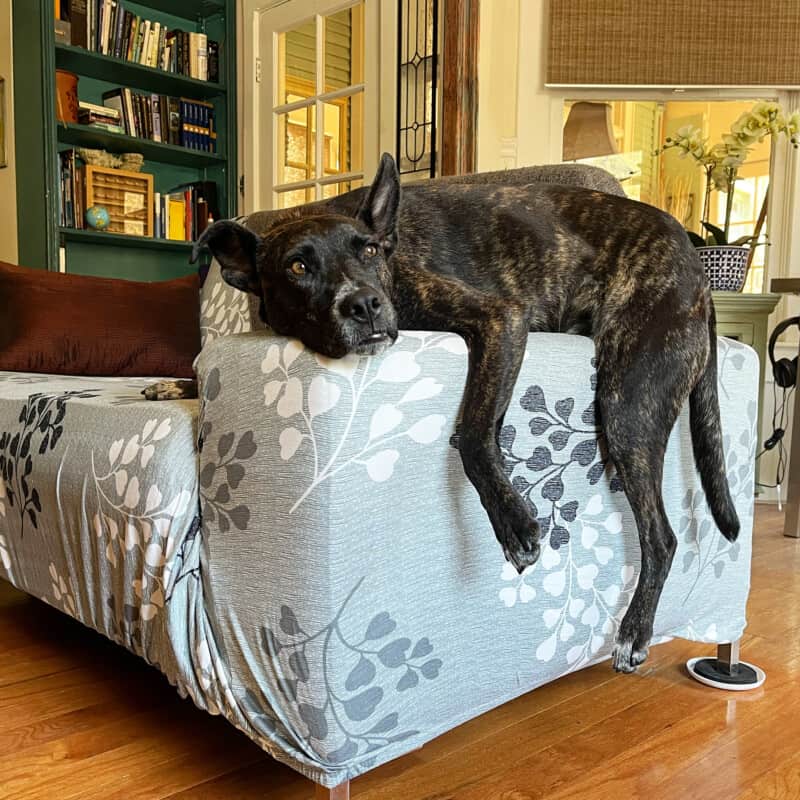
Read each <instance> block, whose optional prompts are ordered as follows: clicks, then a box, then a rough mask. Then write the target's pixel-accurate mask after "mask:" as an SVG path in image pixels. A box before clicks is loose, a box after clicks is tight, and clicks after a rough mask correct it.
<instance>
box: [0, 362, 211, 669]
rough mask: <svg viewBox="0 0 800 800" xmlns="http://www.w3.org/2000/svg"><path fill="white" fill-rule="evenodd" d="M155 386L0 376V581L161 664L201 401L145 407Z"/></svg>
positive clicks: (188, 516)
mask: <svg viewBox="0 0 800 800" xmlns="http://www.w3.org/2000/svg"><path fill="white" fill-rule="evenodd" d="M151 381H152V378H87V377H78V376H74V377H73V376H66V375H55V376H54V375H41V374H32V373H9V372H0V578H5V579H7V580H10V581H12V582H13V583H15V584H16V585H17V586H21V587H24V588H26V589H27V591H29V592H32V593H33V594H35V595H36V596H38V597H41V598H42V599H43V600H45V601H46V602H48V603H51V604H52V605H54V606H56V607H58V608H61V609H62V610H64V611H66V612H67V613H69V614H71V615H72V616H75V617H77V618H78V619H80V620H82V621H83V622H85V623H86V624H88V625H92V626H93V627H95V628H96V629H98V630H100V631H102V632H103V633H104V634H106V635H107V636H109V637H111V638H112V639H114V640H115V641H118V642H120V643H122V644H124V645H126V646H127V647H129V648H131V649H132V650H134V651H135V652H137V653H139V654H150V655H149V659H150V661H151V662H157V663H159V664H160V665H161V666H162V667H164V668H166V667H167V661H166V659H167V655H166V653H167V652H168V651H169V645H168V641H167V631H166V626H165V624H163V623H164V618H163V612H164V607H165V605H166V603H167V602H168V601H169V598H170V596H171V592H172V590H173V587H174V584H175V582H176V581H177V579H178V575H177V574H176V572H177V569H176V564H181V563H182V559H183V557H184V556H185V555H187V551H185V550H182V549H181V547H180V545H181V543H182V542H183V541H184V538H185V537H186V535H187V532H188V531H190V529H191V528H192V525H193V523H194V525H195V528H196V527H197V523H196V522H195V520H196V517H197V450H196V446H195V437H196V428H197V413H198V401H197V400H177V401H172V402H165V403H152V402H149V401H147V400H145V399H144V398H143V397H142V395H141V390H142V388H144V387H145V386H146V385H147V384H148V383H149V382H151ZM121 620H124V621H125V627H124V628H123V626H122V625H121V623H120V621H121ZM145 622H149V623H152V624H148V625H146V626H145V625H144V623H145Z"/></svg>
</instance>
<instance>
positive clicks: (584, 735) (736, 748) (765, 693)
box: [0, 507, 800, 800]
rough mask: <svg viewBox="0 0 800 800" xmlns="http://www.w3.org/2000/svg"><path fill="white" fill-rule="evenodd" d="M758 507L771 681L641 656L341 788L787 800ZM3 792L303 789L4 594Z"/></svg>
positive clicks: (757, 640) (664, 650)
mask: <svg viewBox="0 0 800 800" xmlns="http://www.w3.org/2000/svg"><path fill="white" fill-rule="evenodd" d="M781 524H782V520H781V517H780V515H779V514H778V513H777V512H776V511H774V510H770V509H766V508H763V507H762V508H759V510H758V514H757V523H756V537H755V547H754V561H753V591H752V594H751V598H750V606H749V620H750V624H749V628H748V631H747V634H746V636H745V639H744V640H743V645H742V649H743V656H744V657H745V658H746V659H748V660H751V661H754V662H756V663H758V664H759V665H760V666H762V667H763V668H764V669H765V670H766V672H767V676H768V677H767V683H766V684H765V686H764V687H762V688H761V689H759V690H756V691H755V692H752V693H745V694H743V695H735V694H733V693H725V692H720V691H717V690H714V689H706V688H704V687H702V686H700V685H699V684H696V683H694V682H693V681H691V680H689V679H688V678H687V677H686V675H685V673H684V671H683V663H684V662H685V660H686V658H688V657H689V656H691V655H703V654H706V653H709V652H711V648H709V647H704V646H703V645H696V644H690V643H687V642H682V641H675V642H671V643H669V644H666V645H662V646H660V647H657V648H655V650H654V652H653V654H652V655H651V657H650V660H649V661H648V663H647V665H646V668H645V669H644V671H643V673H642V674H641V675H635V676H617V675H614V674H613V673H612V671H611V669H610V667H609V666H608V664H601V665H599V666H597V667H594V668H591V669H588V670H584V671H582V672H579V673H577V674H574V675H571V676H568V677H566V678H563V679H561V680H559V681H557V682H555V683H552V684H550V685H548V686H545V687H543V688H541V689H538V690H536V691H535V692H532V693H530V694H528V695H526V696H524V697H521V698H519V699H518V700H516V701H515V702H513V703H509V704H507V705H505V706H503V707H501V708H499V709H496V710H495V711H493V712H491V713H488V714H485V715H484V716H482V717H480V718H479V719H476V720H473V721H472V722H469V723H467V724H466V725H462V726H461V727H460V728H457V729H456V730H454V731H451V732H450V733H448V734H447V735H445V736H442V737H441V738H439V739H437V740H435V741H434V742H431V743H430V744H428V745H426V746H425V747H424V748H423V749H422V750H419V751H417V752H415V753H412V754H411V755H409V756H406V757H405V758H402V759H399V760H397V761H395V762H393V763H390V764H387V765H386V766H384V767H381V768H379V769H377V770H375V771H374V772H372V773H369V774H368V775H365V776H363V777H361V778H358V779H356V780H355V781H353V784H352V793H353V797H354V798H355V800H423V798H425V799H426V800H449V799H450V798H452V799H453V800H456V799H457V800H532V799H533V798H547V799H548V800H566V798H572V799H573V800H579V799H580V800H587V798H588V799H589V800H591V799H593V798H597V799H598V800H618V798H619V799H623V798H624V800H631V799H633V798H646V800H662V798H663V799H666V798H670V799H671V798H675V800H678V799H680V800H686V799H687V798H701V799H702V800H715V798H720V800H722V798H724V800H731V798H746V800H767V798H769V799H770V800H798V798H800V541H798V540H790V539H784V538H783V536H782V535H781ZM0 587H2V588H0V647H1V648H2V650H1V651H0V797H2V798H13V800H52V799H55V800H70V798H80V800H94V799H95V798H97V799H98V800H99V799H100V798H102V800H112V798H120V799H122V798H124V800H135V798H146V800H156V799H157V798H158V799H159V800H160V799H161V798H170V799H171V800H190V799H191V800H249V799H250V798H269V799H270V800H308V799H309V798H312V797H313V796H314V787H313V785H312V784H311V783H310V782H309V781H307V780H305V779H303V778H301V777H300V776H298V775H297V774H296V773H294V772H293V771H292V770H290V769H288V768H287V767H283V766H281V765H280V764H277V763H276V762H274V761H272V760H271V759H270V758H268V757H267V756H265V755H264V754H263V753H262V752H261V751H260V750H259V749H258V748H256V747H255V745H253V744H251V743H250V742H249V741H248V740H247V739H246V738H245V737H244V736H243V735H241V734H239V733H238V732H237V731H235V730H234V729H233V728H232V727H230V726H229V725H228V724H227V723H226V722H224V721H222V720H221V719H219V718H212V717H210V716H208V715H206V714H204V713H202V712H200V711H198V710H196V709H195V708H194V706H192V705H191V704H190V703H189V702H186V701H182V700H180V699H179V698H178V697H177V695H176V694H175V693H174V690H173V689H172V688H171V687H170V686H169V685H168V684H167V682H166V681H165V680H164V679H163V678H161V676H160V675H159V674H157V673H155V672H154V671H153V670H152V669H150V668H149V667H147V666H146V665H145V664H144V663H143V662H140V661H139V660H138V659H136V658H135V657H133V656H131V655H129V654H128V653H127V652H125V651H124V650H122V649H121V648H119V647H116V646H115V645H113V644H111V643H109V642H107V641H105V640H104V639H103V638H101V637H100V636H99V635H96V634H94V633H92V632H90V631H88V630H87V629H85V628H83V627H82V626H80V625H78V624H77V623H74V622H72V621H70V620H69V619H67V618H66V617H64V616H62V615H61V614H60V613H58V612H56V611H53V610H51V609H50V608H48V607H47V606H45V605H43V604H41V603H39V602H36V601H33V600H28V599H27V598H25V597H24V596H23V595H20V594H17V593H16V592H12V591H10V590H9V589H8V585H7V584H5V583H4V582H2V581H0Z"/></svg>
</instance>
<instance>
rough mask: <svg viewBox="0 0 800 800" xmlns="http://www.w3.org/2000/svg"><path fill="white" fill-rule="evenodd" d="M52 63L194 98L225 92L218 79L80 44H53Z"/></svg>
mask: <svg viewBox="0 0 800 800" xmlns="http://www.w3.org/2000/svg"><path fill="white" fill-rule="evenodd" d="M56 66H57V67H58V68H59V69H68V70H70V71H71V72H75V73H77V74H79V75H86V76H89V77H92V78H98V79H100V80H103V81H108V82H110V83H113V84H114V85H115V86H120V85H122V86H132V87H134V88H135V89H137V90H143V91H148V92H155V93H157V94H169V95H176V96H179V97H180V96H181V95H185V96H186V97H194V98H198V99H203V98H214V97H217V96H219V95H222V94H225V92H226V88H227V87H225V86H223V85H222V84H219V83H210V82H209V81H198V80H196V79H194V78H186V77H184V76H183V75H176V74H175V73H173V72H165V71H164V70H162V69H153V68H152V67H143V66H142V65H141V64H135V63H133V62H131V61H122V60H120V59H118V58H111V57H110V56H104V55H101V54H100V53H93V52H91V51H89V50H84V49H83V48H81V47H71V46H69V45H64V44H57V45H56Z"/></svg>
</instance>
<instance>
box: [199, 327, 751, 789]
mask: <svg viewBox="0 0 800 800" xmlns="http://www.w3.org/2000/svg"><path fill="white" fill-rule="evenodd" d="M719 349H720V381H721V386H722V389H721V392H720V402H721V405H722V421H723V431H724V434H725V446H726V452H727V456H728V467H729V478H730V481H731V485H732V493H733V495H734V498H735V502H736V505H737V510H738V512H739V514H740V517H741V522H742V529H741V535H740V539H739V542H738V543H737V544H735V545H731V544H729V543H727V542H726V541H724V540H722V539H721V537H720V535H719V533H718V532H717V531H716V529H715V528H714V526H713V523H712V522H711V517H710V513H709V511H708V508H707V506H706V504H705V500H704V497H703V494H702V491H701V490H700V486H699V480H698V478H697V474H696V470H695V467H694V463H693V459H692V452H691V443H690V439H689V423H688V414H687V413H686V411H684V413H683V414H682V415H681V417H680V419H679V420H678V423H677V425H676V427H675V430H674V431H673V434H672V437H671V439H670V445H669V448H668V453H667V459H666V463H665V469H664V490H663V496H664V502H665V505H666V507H667V509H668V514H669V516H670V519H671V521H672V524H673V527H674V529H675V532H676V533H677V534H678V537H679V550H678V552H677V554H676V557H675V562H674V567H673V570H672V572H671V575H670V578H669V580H668V582H667V586H666V588H665V591H664V595H663V597H662V601H661V605H660V607H659V613H658V616H657V618H656V629H655V634H656V636H657V637H658V636H665V635H668V636H675V635H679V636H685V637H687V638H692V639H699V640H704V641H732V640H734V639H737V638H738V637H739V636H740V635H741V632H742V629H743V627H744V624H745V616H744V611H745V603H746V599H747V592H748V586H749V554H750V530H751V526H752V509H753V500H752V488H753V456H754V448H755V418H756V395H757V381H758V363H757V358H756V357H755V354H754V353H753V352H752V350H750V349H749V348H747V347H744V346H743V345H739V344H738V343H735V342H731V341H727V340H720V343H719ZM593 360H594V346H593V343H592V342H591V341H590V340H589V339H586V338H583V337H578V336H568V335H564V334H544V333H536V334H531V335H530V336H529V340H528V347H527V352H526V358H525V361H524V362H523V365H522V370H521V373H520V378H519V381H518V384H517V387H516V389H515V392H514V398H513V400H512V403H511V406H510V408H509V411H508V414H507V416H506V420H505V425H504V427H503V429H502V431H501V433H500V444H501V449H502V452H503V456H504V460H505V466H506V470H507V473H508V474H509V476H510V477H511V478H512V481H513V483H514V486H515V488H516V489H517V490H518V491H519V492H520V493H521V494H522V495H523V496H524V497H526V499H527V501H528V502H529V503H530V504H531V506H532V508H533V509H534V512H535V514H536V516H537V517H538V518H539V520H540V523H541V525H542V529H543V534H544V535H543V547H542V555H541V558H540V560H539V562H538V563H537V564H536V565H534V566H533V567H531V568H529V569H528V570H526V572H525V573H524V574H523V575H517V574H516V572H515V571H514V570H513V569H512V568H510V567H509V565H507V564H505V562H504V560H503V556H502V552H501V550H500V548H499V546H498V545H497V542H496V540H495V537H494V534H493V532H492V529H491V526H490V524H489V521H488V519H487V516H486V514H485V512H484V510H483V508H482V507H481V505H480V502H479V500H478V497H477V494H476V492H475V490H474V488H473V487H472V485H471V484H470V483H469V482H468V481H467V479H466V477H465V476H464V471H463V467H462V465H461V460H460V457H459V454H458V452H457V450H456V449H455V447H454V446H453V442H452V437H453V435H454V434H455V433H456V425H457V420H458V415H459V408H460V403H461V398H462V395H463V385H464V380H465V378H466V372H467V354H466V347H465V345H464V343H463V341H462V340H461V339H460V338H459V337H457V336H455V335H452V334H445V333H430V332H406V331H404V332H402V335H401V337H400V338H399V339H398V342H397V343H396V344H395V345H394V347H392V348H391V349H390V350H389V351H388V352H387V353H385V354H383V355H382V356H379V357H373V358H368V357H355V356H354V357H348V358H344V359H341V360H329V359H325V358H322V357H320V356H318V355H315V354H314V353H312V352H310V351H308V350H306V349H305V348H304V347H303V346H302V345H301V344H300V343H299V342H297V341H295V340H288V339H285V338H282V337H277V336H274V335H272V334H270V333H266V332H262V333H251V334H243V335H235V336H224V337H221V338H219V339H217V340H216V341H214V342H211V343H210V344H208V345H207V346H206V347H205V348H204V350H203V351H202V353H201V355H200V357H199V359H198V363H197V370H198V375H199V378H200V382H201V404H202V408H201V420H200V436H201V439H202V452H201V453H200V487H201V488H200V492H201V505H202V517H203V519H202V532H203V543H202V548H203V550H202V575H203V591H204V604H205V614H206V616H207V618H208V622H209V625H210V627H211V629H212V631H213V638H214V640H215V645H216V649H217V651H218V652H219V653H220V659H221V660H222V661H224V662H225V663H226V664H227V669H228V670H229V673H230V674H229V675H226V677H225V682H226V688H227V689H229V691H230V696H231V697H233V698H235V702H236V705H237V709H238V715H237V716H236V722H237V724H238V725H239V726H240V727H242V728H243V729H245V730H246V731H247V732H248V733H250V734H251V735H255V737H256V738H258V737H260V740H263V742H266V744H265V746H269V743H272V745H273V746H275V747H276V748H277V749H274V750H273V752H276V755H277V756H278V757H279V758H280V757H283V758H289V760H290V761H291V763H292V764H293V765H294V766H295V767H296V768H299V769H302V770H303V771H305V772H306V774H308V775H310V776H311V777H313V778H314V779H316V780H321V781H323V782H325V783H328V784H329V785H330V784H332V783H336V782H339V781H341V780H344V779H346V778H348V777H352V776H354V775H356V774H358V773H360V772H363V771H364V770H366V769H368V768H369V767H371V766H374V765H375V764H377V763H381V762H383V761H386V760H388V759H390V758H393V757H396V756H397V755H400V754H402V753H404V752H408V751H409V750H411V749H414V748H415V747H418V746H420V745H421V744H422V743H423V742H425V741H427V740H428V739H430V738H432V737H434V736H436V735H438V734H439V733H441V732H442V731H443V730H446V729H448V728H450V727H453V726H454V725H456V724H459V723H460V722H462V721H464V720H466V719H468V718H470V717H472V716H475V715H476V714H478V713H480V712H481V711H483V710H486V709H487V708H490V707H492V706H494V705H497V704H498V703H501V702H504V701H505V700H508V699H510V698H511V697H514V696H517V695H519V694H521V693H522V692H525V691H528V690H529V689H531V688H533V687H535V686H537V685H539V684H541V683H544V682H546V681H548V680H552V679H554V678H556V677H558V676H559V675H562V674H564V673H566V672H569V671H572V670H574V669H577V668H578V667H580V666H583V665H585V664H588V663H591V662H594V661H597V660H599V659H601V658H604V657H607V656H608V654H609V653H610V651H611V648H612V646H613V640H614V634H615V630H616V626H617V624H618V621H619V619H621V617H622V614H623V613H624V610H625V608H626V606H627V603H628V601H629V599H630V596H631V593H632V591H633V588H634V587H635V584H636V573H637V570H638V564H639V545H638V537H637V534H636V528H635V524H634V519H633V515H632V513H631V510H630V507H629V506H628V504H627V501H626V500H625V498H624V496H623V494H622V492H621V491H619V487H618V486H617V485H616V484H615V481H614V479H613V475H612V474H611V473H610V471H609V470H608V469H607V466H606V464H605V462H604V460H603V458H604V457H603V448H602V441H601V438H602V437H601V434H600V433H599V432H598V430H597V429H596V427H595V419H594V366H593ZM709 598H712V599H711V600H710V599H709ZM442 676H445V677H442ZM287 753H288V754H289V756H287V755H286V754H287Z"/></svg>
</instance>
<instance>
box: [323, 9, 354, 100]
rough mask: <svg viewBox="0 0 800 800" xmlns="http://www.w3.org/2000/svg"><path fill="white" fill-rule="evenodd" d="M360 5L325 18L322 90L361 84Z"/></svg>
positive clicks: (328, 90)
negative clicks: (323, 79) (323, 86)
mask: <svg viewBox="0 0 800 800" xmlns="http://www.w3.org/2000/svg"><path fill="white" fill-rule="evenodd" d="M363 31H364V4H363V3H359V4H358V5H356V6H352V7H351V8H345V9H343V10H342V11H338V12H337V13H336V14H331V15H330V16H328V17H325V90H324V91H326V92H333V91H336V90H337V89H344V88H345V87H346V86H352V85H353V84H356V83H362V82H363V81H364V45H363V42H364V35H363Z"/></svg>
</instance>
